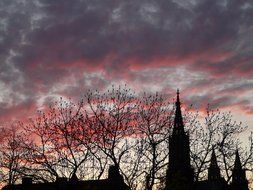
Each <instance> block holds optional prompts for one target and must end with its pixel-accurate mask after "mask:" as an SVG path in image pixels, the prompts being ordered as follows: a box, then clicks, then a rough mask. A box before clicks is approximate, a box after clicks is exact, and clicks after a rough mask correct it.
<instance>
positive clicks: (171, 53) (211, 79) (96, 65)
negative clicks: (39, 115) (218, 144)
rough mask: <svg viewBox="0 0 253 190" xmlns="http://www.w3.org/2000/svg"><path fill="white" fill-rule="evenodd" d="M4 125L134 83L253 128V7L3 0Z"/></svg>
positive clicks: (242, 0) (234, 0) (243, 0)
mask: <svg viewBox="0 0 253 190" xmlns="http://www.w3.org/2000/svg"><path fill="white" fill-rule="evenodd" d="M0 61H1V62H0V124H3V123H6V122H9V121H11V120H19V119H23V118H28V117H31V116H32V115H33V114H34V113H36V110H38V109H40V108H42V107H43V106H44V105H48V104H50V103H52V102H53V101H55V100H57V99H59V97H66V98H73V99H80V98H81V97H82V95H83V94H84V93H85V92H86V91H87V90H88V89H100V90H104V89H106V88H108V87H109V86H111V85H112V84H116V85H118V84H127V86H128V87H130V88H132V89H133V90H135V91H137V92H142V91H148V92H155V91H158V92H161V93H164V94H168V95H169V96H171V97H172V95H173V96H174V95H175V92H176V89H177V88H179V89H180V91H181V96H182V100H183V103H184V104H186V105H190V104H193V106H194V108H196V109H198V108H205V107H206V105H207V104H208V103H209V104H210V105H211V106H212V107H213V108H221V109H226V110H231V111H232V113H233V114H234V115H235V118H236V119H238V120H241V121H243V122H244V123H245V124H247V125H249V127H250V129H253V1H252V0H129V1H127V0H1V1H0Z"/></svg>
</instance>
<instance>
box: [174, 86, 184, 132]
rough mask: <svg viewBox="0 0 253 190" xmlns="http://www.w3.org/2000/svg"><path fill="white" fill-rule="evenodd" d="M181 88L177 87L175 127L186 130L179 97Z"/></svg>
mask: <svg viewBox="0 0 253 190" xmlns="http://www.w3.org/2000/svg"><path fill="white" fill-rule="evenodd" d="M179 95H180V93H179V89H177V100H176V103H175V107H176V111H175V120H174V129H177V130H178V129H182V130H184V127H183V126H184V124H183V117H182V112H181V102H180V97H179Z"/></svg>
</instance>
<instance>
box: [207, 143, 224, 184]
mask: <svg viewBox="0 0 253 190" xmlns="http://www.w3.org/2000/svg"><path fill="white" fill-rule="evenodd" d="M220 179H221V175H220V168H219V166H218V163H217V158H216V155H215V150H214V147H213V150H212V156H211V163H210V166H209V169H208V180H209V181H210V180H211V181H213V180H220Z"/></svg>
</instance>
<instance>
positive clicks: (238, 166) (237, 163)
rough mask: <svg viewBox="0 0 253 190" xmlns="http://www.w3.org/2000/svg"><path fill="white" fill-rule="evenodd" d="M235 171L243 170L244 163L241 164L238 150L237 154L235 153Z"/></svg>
mask: <svg viewBox="0 0 253 190" xmlns="http://www.w3.org/2000/svg"><path fill="white" fill-rule="evenodd" d="M234 169H239V170H241V169H242V163H241V160H240V156H239V152H238V150H236V152H235V165H234Z"/></svg>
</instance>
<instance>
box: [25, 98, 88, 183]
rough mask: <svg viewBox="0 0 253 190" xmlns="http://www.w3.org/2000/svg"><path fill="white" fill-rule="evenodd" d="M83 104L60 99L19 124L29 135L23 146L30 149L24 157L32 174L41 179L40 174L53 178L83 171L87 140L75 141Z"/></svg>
mask: <svg viewBox="0 0 253 190" xmlns="http://www.w3.org/2000/svg"><path fill="white" fill-rule="evenodd" d="M82 106H83V104H82V102H81V103H79V104H77V105H75V104H73V103H72V102H66V101H63V100H61V101H60V102H59V103H57V104H56V105H55V106H54V107H51V108H50V109H49V110H48V111H47V112H46V113H41V114H40V116H39V117H38V118H36V119H34V120H31V121H30V123H29V124H22V127H23V128H24V129H25V131H26V133H27V134H28V135H29V136H30V137H32V138H31V139H30V140H31V141H30V143H27V144H25V148H26V150H27V151H29V154H28V155H27V157H26V159H27V161H29V163H30V164H31V165H32V166H33V167H31V168H32V171H36V174H35V176H34V177H37V178H40V177H39V176H38V175H39V174H40V176H41V178H42V179H43V180H49V181H52V180H54V179H55V178H58V177H62V176H65V177H68V178H70V177H71V176H74V175H76V173H82V171H83V170H79V168H80V167H81V166H82V169H84V168H83V165H84V163H85V162H86V161H87V160H88V159H89V158H90V154H89V149H88V148H87V146H86V145H87V142H83V143H80V141H78V140H77V139H78V138H79V135H80V134H81V126H80V118H82V114H81V112H80V110H81V109H82ZM83 140H84V139H83ZM80 175H82V174H80ZM82 176H83V175H82Z"/></svg>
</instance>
